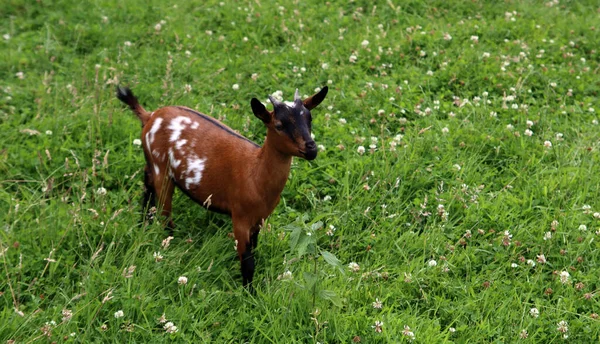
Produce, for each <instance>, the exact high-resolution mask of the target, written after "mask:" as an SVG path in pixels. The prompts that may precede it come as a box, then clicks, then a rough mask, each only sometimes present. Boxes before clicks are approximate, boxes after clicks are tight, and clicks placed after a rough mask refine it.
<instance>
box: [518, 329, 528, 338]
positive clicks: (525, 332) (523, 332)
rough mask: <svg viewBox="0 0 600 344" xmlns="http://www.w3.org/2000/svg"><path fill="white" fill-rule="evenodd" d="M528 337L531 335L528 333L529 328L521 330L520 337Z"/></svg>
mask: <svg viewBox="0 0 600 344" xmlns="http://www.w3.org/2000/svg"><path fill="white" fill-rule="evenodd" d="M527 337H529V333H527V330H521V332H520V333H519V338H521V339H526V338H527Z"/></svg>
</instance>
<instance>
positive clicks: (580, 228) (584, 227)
mask: <svg viewBox="0 0 600 344" xmlns="http://www.w3.org/2000/svg"><path fill="white" fill-rule="evenodd" d="M579 230H580V231H582V232H585V231H587V226H586V225H579Z"/></svg>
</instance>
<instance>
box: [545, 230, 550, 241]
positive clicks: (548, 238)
mask: <svg viewBox="0 0 600 344" xmlns="http://www.w3.org/2000/svg"><path fill="white" fill-rule="evenodd" d="M550 239H552V232H546V233H544V240H550Z"/></svg>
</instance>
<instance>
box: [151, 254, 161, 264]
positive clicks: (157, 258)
mask: <svg viewBox="0 0 600 344" xmlns="http://www.w3.org/2000/svg"><path fill="white" fill-rule="evenodd" d="M152 256H153V257H154V261H155V262H157V263H158V262H160V261H161V260H163V256H162V255H161V254H160V252H154V253H153V254H152Z"/></svg>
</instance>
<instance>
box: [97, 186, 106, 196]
mask: <svg viewBox="0 0 600 344" xmlns="http://www.w3.org/2000/svg"><path fill="white" fill-rule="evenodd" d="M96 193H97V194H98V195H100V196H104V195H106V189H105V188H103V187H99V188H98V190H96Z"/></svg>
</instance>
